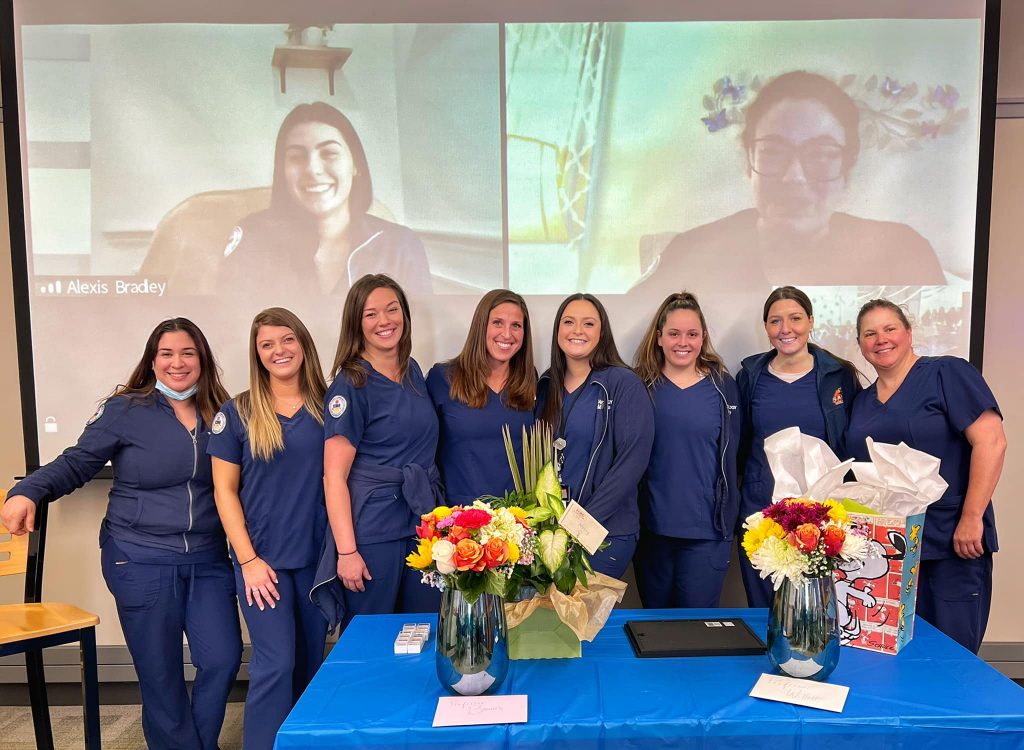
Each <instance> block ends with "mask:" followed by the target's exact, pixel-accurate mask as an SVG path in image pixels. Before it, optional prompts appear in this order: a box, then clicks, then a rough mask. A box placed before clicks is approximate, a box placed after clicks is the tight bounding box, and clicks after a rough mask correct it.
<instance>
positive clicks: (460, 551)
mask: <svg viewBox="0 0 1024 750" xmlns="http://www.w3.org/2000/svg"><path fill="white" fill-rule="evenodd" d="M484 565H486V563H485V562H484V548H483V547H481V546H480V544H479V543H478V542H475V541H473V540H472V539H463V540H461V541H460V542H459V543H458V544H456V545H455V568H456V570H478V571H479V570H483V569H484Z"/></svg>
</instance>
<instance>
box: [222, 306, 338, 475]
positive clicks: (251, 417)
mask: <svg viewBox="0 0 1024 750" xmlns="http://www.w3.org/2000/svg"><path fill="white" fill-rule="evenodd" d="M263 326H280V327H282V328H290V329H291V331H292V332H293V333H294V334H295V336H296V338H297V339H298V340H299V346H301V347H302V369H301V370H300V371H299V392H300V393H301V394H302V404H303V408H304V409H305V410H306V411H308V412H309V413H310V414H312V415H313V417H314V419H316V421H317V422H319V423H320V424H323V423H324V414H323V405H324V394H325V393H326V392H327V383H326V382H325V381H324V374H323V371H322V370H321V369H320V357H319V356H318V355H317V352H316V345H315V344H314V343H313V337H312V336H310V335H309V331H308V330H307V329H306V326H305V325H303V324H302V321H301V320H299V318H298V316H296V315H295V313H293V312H291V311H290V310H286V309H284V308H283V307H270V308H268V309H266V310H263V311H262V312H260V313H257V315H256V317H255V318H253V320H252V327H251V328H250V329H249V390H247V391H245V392H244V393H240V394H238V396H237V397H236V398H235V407H236V408H237V409H238V416H239V418H240V419H241V420H242V424H244V425H245V428H246V430H247V431H248V433H249V450H250V451H251V453H252V457H253V458H254V459H258V460H263V461H269V460H270V459H272V458H273V457H274V455H275V454H277V453H280V452H281V451H283V450H284V434H283V433H282V431H281V422H280V420H279V419H278V418H277V411H276V410H275V409H274V394H273V392H272V391H271V390H270V373H268V372H267V368H266V367H264V366H263V362H262V361H261V360H260V355H259V352H258V351H257V349H256V336H257V334H258V333H259V330H260V328H261V327H263Z"/></svg>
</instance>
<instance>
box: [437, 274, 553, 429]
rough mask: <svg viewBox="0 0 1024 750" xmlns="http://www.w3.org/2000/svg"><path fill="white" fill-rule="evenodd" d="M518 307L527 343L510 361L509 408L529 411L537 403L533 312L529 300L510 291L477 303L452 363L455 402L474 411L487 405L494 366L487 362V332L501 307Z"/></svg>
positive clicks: (490, 294)
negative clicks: (527, 303)
mask: <svg viewBox="0 0 1024 750" xmlns="http://www.w3.org/2000/svg"><path fill="white" fill-rule="evenodd" d="M506 303H509V304H513V305H518V306H519V309H520V310H521V311H522V313H523V339H522V346H521V347H520V348H519V351H517V352H516V353H515V354H514V355H513V356H512V359H511V360H510V361H509V370H508V382H507V383H506V385H505V404H506V405H507V406H508V407H509V408H512V409H517V410H519V411H527V410H529V409H532V408H533V404H534V402H535V401H536V400H537V371H536V369H535V368H534V366H533V338H532V337H531V335H530V311H529V310H528V309H527V307H526V300H524V299H523V298H522V297H521V296H519V295H518V294H516V293H515V292H511V291H509V290H508V289H492V290H491V291H489V292H488V293H487V294H485V295H484V296H483V297H482V298H481V299H480V302H478V303H477V306H476V310H474V311H473V318H472V319H471V320H470V323H469V333H468V334H467V335H466V343H465V344H463V346H462V351H461V352H460V353H459V354H458V356H456V357H455V358H453V359H452V360H450V361H449V362H448V380H449V382H450V383H451V387H450V390H449V393H450V395H451V398H452V400H453V401H459V402H461V403H463V404H467V405H468V406H471V407H472V408H474V409H482V408H483V407H484V406H486V405H487V396H488V390H489V387H488V385H487V376H488V375H489V374H490V371H491V366H490V363H489V362H488V359H487V332H488V329H489V327H490V323H491V312H493V310H494V308H496V307H497V306H498V305H503V304H506Z"/></svg>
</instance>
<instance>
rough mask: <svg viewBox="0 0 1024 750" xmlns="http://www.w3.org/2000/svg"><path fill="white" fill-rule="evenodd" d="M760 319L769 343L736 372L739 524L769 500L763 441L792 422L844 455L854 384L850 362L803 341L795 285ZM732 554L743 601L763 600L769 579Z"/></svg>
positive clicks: (806, 313) (804, 312)
mask: <svg viewBox="0 0 1024 750" xmlns="http://www.w3.org/2000/svg"><path fill="white" fill-rule="evenodd" d="M763 320H764V330H765V333H766V334H768V341H769V343H771V345H772V349H771V350H770V351H767V352H765V353H763V354H755V355H753V356H751V357H747V358H746V359H744V360H743V363H742V364H741V367H740V372H739V375H738V376H737V378H736V380H737V384H738V385H739V389H740V402H741V404H742V407H743V443H742V445H741V449H740V463H741V465H742V472H743V483H742V487H741V490H740V492H741V502H740V513H739V519H738V523H739V524H742V523H743V520H744V519H745V518H746V517H747V516H749V515H750V514H751V513H756V512H757V511H759V510H761V509H762V508H764V507H765V506H767V505H768V504H769V503H770V502H771V501H772V490H773V489H774V488H775V480H774V479H773V478H772V472H771V469H770V468H769V467H768V459H767V457H766V456H765V453H764V439H765V438H766V437H768V436H769V435H773V434H774V433H776V432H778V431H779V430H781V429H784V428H786V427H799V428H800V431H801V432H802V433H803V434H805V435H813V436H814V437H816V438H820V439H821V440H824V441H825V442H826V443H828V446H829V447H830V448H831V449H832V451H833V452H834V453H835V454H836V455H837V456H838V457H839V458H842V459H845V458H847V457H848V454H847V450H846V445H845V440H844V437H843V436H844V432H845V430H846V423H847V420H848V419H849V414H850V408H851V406H852V405H853V398H854V396H855V395H857V393H858V392H859V391H860V388H861V386H860V381H859V380H858V379H857V368H856V367H854V366H853V364H851V363H850V362H847V361H846V360H844V359H840V358H839V357H837V356H835V355H834V354H832V353H831V352H829V351H827V350H825V349H822V348H821V347H820V346H816V345H815V344H812V343H810V342H809V338H810V334H811V329H812V328H813V327H814V311H813V309H812V307H811V300H810V298H808V296H807V295H806V294H804V293H803V292H802V291H800V290H799V289H797V288H796V287H792V286H783V287H779V288H778V289H776V290H775V291H773V292H772V293H771V294H770V295H768V299H767V300H765V303H764V316H763ZM737 533H741V532H740V530H739V529H737ZM739 558H740V574H741V578H742V579H743V588H744V589H746V592H747V604H748V606H751V607H768V606H770V605H771V602H772V584H771V581H769V580H766V579H763V578H761V577H760V576H759V575H758V573H757V571H756V570H754V569H753V567H751V565H750V561H749V560H748V559H747V556H746V555H743V554H741V555H740V556H739Z"/></svg>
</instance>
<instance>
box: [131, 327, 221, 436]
mask: <svg viewBox="0 0 1024 750" xmlns="http://www.w3.org/2000/svg"><path fill="white" fill-rule="evenodd" d="M176 331H181V332H183V333H185V334H187V335H188V336H189V338H191V339H192V343H193V344H194V345H195V347H196V353H197V354H198V355H199V381H198V382H197V385H198V386H199V390H198V391H197V392H196V395H195V399H196V409H197V410H198V411H199V414H200V416H201V417H202V419H203V423H204V424H206V425H210V424H213V418H214V417H215V416H216V415H217V410H218V409H219V408H220V405H221V404H223V403H224V402H225V401H227V400H228V399H229V398H230V396H229V395H228V392H227V390H225V388H224V386H223V385H222V384H221V382H220V368H219V367H218V366H217V360H216V359H214V357H213V351H211V349H210V342H209V341H207V340H206V336H204V335H203V332H202V331H201V330H199V326H197V325H196V324H195V323H193V322H192V321H191V320H189V319H188V318H168V319H167V320H165V321H162V322H161V323H160V324H159V325H158V326H157V327H156V328H154V329H153V332H152V333H151V334H149V338H148V339H146V348H145V349H143V351H142V358H141V359H140V360H139V363H138V364H137V365H135V369H134V370H132V374H131V375H129V376H128V381H127V382H126V383H125V384H124V385H119V386H117V388H115V389H114V393H113V395H114V396H139V397H141V396H149V395H151V394H152V393H153V392H154V391H156V373H155V372H154V371H153V362H154V361H155V360H156V353H157V351H158V350H159V348H160V338H161V337H162V336H163V335H164V334H165V333H174V332H176Z"/></svg>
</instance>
